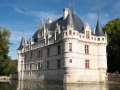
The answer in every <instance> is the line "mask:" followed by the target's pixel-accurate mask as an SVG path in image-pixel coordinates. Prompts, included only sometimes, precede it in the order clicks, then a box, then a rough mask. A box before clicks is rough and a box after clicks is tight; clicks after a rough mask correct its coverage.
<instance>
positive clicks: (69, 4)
mask: <svg viewBox="0 0 120 90" xmlns="http://www.w3.org/2000/svg"><path fill="white" fill-rule="evenodd" d="M70 6H71V3H70V0H69V1H68V8H69V9H70Z"/></svg>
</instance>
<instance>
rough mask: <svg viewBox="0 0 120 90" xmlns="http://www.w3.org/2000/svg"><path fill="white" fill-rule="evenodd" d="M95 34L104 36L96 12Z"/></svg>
mask: <svg viewBox="0 0 120 90" xmlns="http://www.w3.org/2000/svg"><path fill="white" fill-rule="evenodd" d="M95 34H96V35H97V36H105V34H104V32H103V30H102V27H101V24H100V19H99V14H98V13H97V25H96V30H95Z"/></svg>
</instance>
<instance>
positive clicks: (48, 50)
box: [47, 48, 50, 56]
mask: <svg viewBox="0 0 120 90" xmlns="http://www.w3.org/2000/svg"><path fill="white" fill-rule="evenodd" d="M47 56H50V48H47Z"/></svg>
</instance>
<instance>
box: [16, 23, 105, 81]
mask: <svg viewBox="0 0 120 90" xmlns="http://www.w3.org/2000/svg"><path fill="white" fill-rule="evenodd" d="M67 29H68V30H65V31H63V33H61V34H64V35H63V37H62V38H60V39H59V40H58V41H57V40H56V41H55V42H54V43H52V44H49V43H48V44H45V46H40V47H39V44H38V45H37V47H36V48H32V50H28V51H25V52H23V51H22V52H18V56H19V57H18V72H19V76H20V77H23V79H24V80H41V81H61V82H64V83H78V82H91V81H94V82H102V81H105V72H106V69H107V59H106V44H107V41H106V37H96V36H92V35H91V34H90V38H89V39H86V33H85V34H81V33H79V32H78V31H76V30H73V27H69V26H68V28H67ZM69 30H71V31H72V34H71V35H69ZM90 30H91V28H90V27H89V25H86V26H85V31H90ZM66 32H67V34H66ZM73 32H75V35H74V34H73ZM80 35H81V37H80ZM83 35H84V38H83ZM92 37H93V39H92ZM94 38H96V39H94ZM98 38H99V39H98ZM103 38H104V39H103ZM69 43H72V51H69ZM58 45H60V48H61V50H60V54H59V55H58V53H57V52H58V50H57V49H58ZM85 45H88V46H89V53H88V54H85ZM48 48H49V50H50V55H49V56H47V49H48ZM39 50H41V51H42V57H40V58H38V57H37V52H38V51H39ZM18 51H19V50H18ZM31 52H32V59H31V58H30V57H31ZM21 54H23V55H21ZM24 54H26V55H27V59H26V60H25V61H24ZM58 60H60V69H58ZM85 60H89V68H88V69H86V68H85ZM21 61H23V63H21ZM47 62H49V68H48V69H47ZM38 63H40V70H38ZM22 64H23V66H22ZM25 65H26V70H24V66H25ZM30 65H31V70H30ZM41 65H42V66H41ZM21 70H22V72H21Z"/></svg>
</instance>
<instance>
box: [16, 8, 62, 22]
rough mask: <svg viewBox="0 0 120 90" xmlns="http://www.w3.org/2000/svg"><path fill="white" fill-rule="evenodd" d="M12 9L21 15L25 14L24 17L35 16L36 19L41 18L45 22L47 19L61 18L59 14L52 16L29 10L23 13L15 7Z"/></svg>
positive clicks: (51, 14) (52, 14)
mask: <svg viewBox="0 0 120 90" xmlns="http://www.w3.org/2000/svg"><path fill="white" fill-rule="evenodd" d="M14 9H15V10H16V11H17V12H19V13H22V14H25V15H32V16H35V17H38V18H42V19H45V20H47V19H48V18H53V20H54V19H57V18H59V17H60V16H61V14H54V13H53V12H49V11H47V12H44V11H30V10H26V11H23V10H21V9H19V8H17V7H14Z"/></svg>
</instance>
